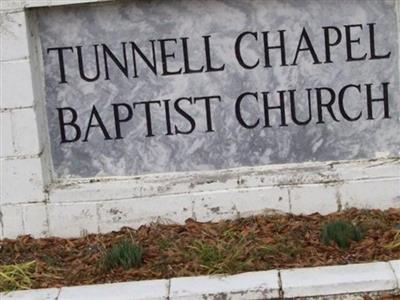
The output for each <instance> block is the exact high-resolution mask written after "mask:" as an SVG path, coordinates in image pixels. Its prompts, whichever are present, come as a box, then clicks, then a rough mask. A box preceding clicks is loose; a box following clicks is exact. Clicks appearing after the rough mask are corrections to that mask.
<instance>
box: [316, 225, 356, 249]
mask: <svg viewBox="0 0 400 300" xmlns="http://www.w3.org/2000/svg"><path fill="white" fill-rule="evenodd" d="M362 238H363V233H362V231H361V229H360V228H359V227H357V226H354V225H353V224H352V223H350V222H349V221H344V220H336V221H331V222H328V223H327V224H325V225H324V226H323V228H322V230H321V239H322V241H323V242H324V243H325V244H330V243H332V242H335V243H336V244H337V245H338V246H339V248H341V249H347V248H349V246H350V241H356V242H358V241H360V240H362Z"/></svg>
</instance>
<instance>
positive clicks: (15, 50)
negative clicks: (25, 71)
mask: <svg viewBox="0 0 400 300" xmlns="http://www.w3.org/2000/svg"><path fill="white" fill-rule="evenodd" d="M7 3H9V2H8V1H0V6H1V8H3V7H4V6H5V4H7ZM0 24H1V28H2V30H1V32H0V36H1V42H2V45H1V51H0V61H11V60H19V59H25V58H27V57H28V56H29V50H28V40H27V34H26V33H27V31H26V20H25V13H24V12H22V11H20V12H1V13H0Z"/></svg>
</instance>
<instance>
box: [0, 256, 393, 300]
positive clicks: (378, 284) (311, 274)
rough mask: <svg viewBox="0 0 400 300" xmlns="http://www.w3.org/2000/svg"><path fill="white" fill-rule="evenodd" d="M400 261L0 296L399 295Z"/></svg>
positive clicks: (56, 299)
mask: <svg viewBox="0 0 400 300" xmlns="http://www.w3.org/2000/svg"><path fill="white" fill-rule="evenodd" d="M399 289H400V260H395V261H390V262H373V263H364V264H352V265H342V266H328V267H313V268H299V269H291V270H271V271H261V272H250V273H243V274H237V275H231V276H198V277H182V278H172V279H161V280H148V281H136V282H124V283H112V284H99V285H89V286H76V287H64V288H60V289H56V288H53V289H40V290H27V291H17V292H11V293H0V299H2V300H10V299H13V300H27V299H29V300H80V299H96V300H102V299H113V300H139V299H140V300H142V299H143V300H144V299H146V300H158V299H167V300H178V299H179V300H186V299H190V300H196V299H253V300H255V299H272V298H298V297H318V296H324V297H326V296H335V295H349V294H360V293H371V292H373V293H377V292H400V291H399Z"/></svg>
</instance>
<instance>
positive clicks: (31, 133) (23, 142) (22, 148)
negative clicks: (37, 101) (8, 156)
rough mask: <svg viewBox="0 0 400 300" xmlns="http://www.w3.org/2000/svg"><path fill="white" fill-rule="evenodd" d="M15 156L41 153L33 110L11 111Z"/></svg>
mask: <svg viewBox="0 0 400 300" xmlns="http://www.w3.org/2000/svg"><path fill="white" fill-rule="evenodd" d="M11 121H12V132H13V138H14V146H15V155H17V156H25V155H36V154H39V153H40V146H39V136H38V128H37V125H36V124H37V122H36V116H35V112H34V111H33V109H32V108H27V109H17V110H12V111H11Z"/></svg>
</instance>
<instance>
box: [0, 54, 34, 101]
mask: <svg viewBox="0 0 400 300" xmlns="http://www.w3.org/2000/svg"><path fill="white" fill-rule="evenodd" d="M3 48H4V47H3ZM3 48H2V49H3ZM0 68H1V86H2V89H1V106H0V108H2V109H4V108H18V107H31V106H32V105H33V98H34V97H33V89H32V76H31V69H30V65H29V60H28V59H23V60H17V61H7V62H0Z"/></svg>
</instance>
